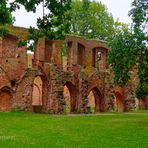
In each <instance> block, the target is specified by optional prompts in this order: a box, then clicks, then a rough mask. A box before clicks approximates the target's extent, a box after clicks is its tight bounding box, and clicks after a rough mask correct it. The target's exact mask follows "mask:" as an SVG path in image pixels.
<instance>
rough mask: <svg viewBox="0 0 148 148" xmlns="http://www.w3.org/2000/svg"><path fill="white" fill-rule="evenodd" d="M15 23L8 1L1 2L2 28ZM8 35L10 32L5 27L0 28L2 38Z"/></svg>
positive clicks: (2, 0) (0, 21) (0, 20)
mask: <svg viewBox="0 0 148 148" xmlns="http://www.w3.org/2000/svg"><path fill="white" fill-rule="evenodd" d="M12 23H13V17H12V15H11V12H10V8H9V7H8V6H7V1H6V0H1V1H0V26H4V25H10V24H12ZM7 33H8V30H7V29H6V28H4V27H1V28H0V37H3V36H4V35H6V34H7Z"/></svg>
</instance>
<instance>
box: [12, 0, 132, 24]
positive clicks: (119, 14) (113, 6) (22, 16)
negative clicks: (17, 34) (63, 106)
mask: <svg viewBox="0 0 148 148" xmlns="http://www.w3.org/2000/svg"><path fill="white" fill-rule="evenodd" d="M96 1H101V2H102V3H103V4H105V5H106V6H107V8H108V11H109V12H110V13H112V15H113V17H114V19H115V20H116V19H117V18H118V19H119V21H121V22H125V23H130V22H131V20H130V18H129V17H128V11H129V10H130V9H131V3H132V1H133V0H96ZM13 15H14V16H15V18H16V22H15V23H14V25H15V26H22V27H29V26H34V27H35V26H36V18H37V17H39V16H40V17H41V16H42V7H41V6H39V7H38V9H37V12H36V13H35V14H33V13H26V11H25V10H24V9H23V8H21V10H18V11H17V12H15V13H13Z"/></svg>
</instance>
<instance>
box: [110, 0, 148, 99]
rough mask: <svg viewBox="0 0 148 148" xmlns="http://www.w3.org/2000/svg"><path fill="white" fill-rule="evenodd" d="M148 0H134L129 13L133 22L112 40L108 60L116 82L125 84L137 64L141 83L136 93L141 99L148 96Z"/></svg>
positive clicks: (121, 84)
mask: <svg viewBox="0 0 148 148" xmlns="http://www.w3.org/2000/svg"><path fill="white" fill-rule="evenodd" d="M147 6H148V1H147V0H134V1H133V3H132V9H131V11H130V12H129V15H130V16H131V18H132V21H133V24H132V26H131V28H130V29H128V28H127V29H123V30H120V32H119V33H118V34H117V35H116V36H115V37H114V38H113V39H112V40H111V41H110V47H111V50H110V52H109V56H108V62H109V64H110V65H111V67H112V68H113V71H114V74H115V76H114V82H115V83H116V84H117V85H119V86H124V85H125V84H126V83H127V82H128V80H129V79H130V75H129V71H130V69H131V68H132V67H133V66H135V67H136V68H137V70H138V78H139V84H138V85H137V88H136V94H137V97H138V98H139V99H145V98H146V97H147V96H148V85H147V84H148V32H147V31H148V30H147V28H148V7H147Z"/></svg>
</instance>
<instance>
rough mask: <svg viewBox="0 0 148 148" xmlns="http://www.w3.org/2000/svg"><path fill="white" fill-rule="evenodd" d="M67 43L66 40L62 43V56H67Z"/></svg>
mask: <svg viewBox="0 0 148 148" xmlns="http://www.w3.org/2000/svg"><path fill="white" fill-rule="evenodd" d="M67 48H68V47H67V43H66V42H63V44H62V50H61V56H62V57H63V56H67Z"/></svg>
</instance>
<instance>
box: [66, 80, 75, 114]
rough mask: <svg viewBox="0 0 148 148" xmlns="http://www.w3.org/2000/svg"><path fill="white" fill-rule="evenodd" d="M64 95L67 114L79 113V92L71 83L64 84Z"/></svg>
mask: <svg viewBox="0 0 148 148" xmlns="http://www.w3.org/2000/svg"><path fill="white" fill-rule="evenodd" d="M63 95H64V99H65V110H66V112H67V113H75V112H77V101H78V100H77V98H78V90H77V89H76V87H75V86H74V85H73V84H72V83H71V82H66V83H65V84H64V90H63Z"/></svg>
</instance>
